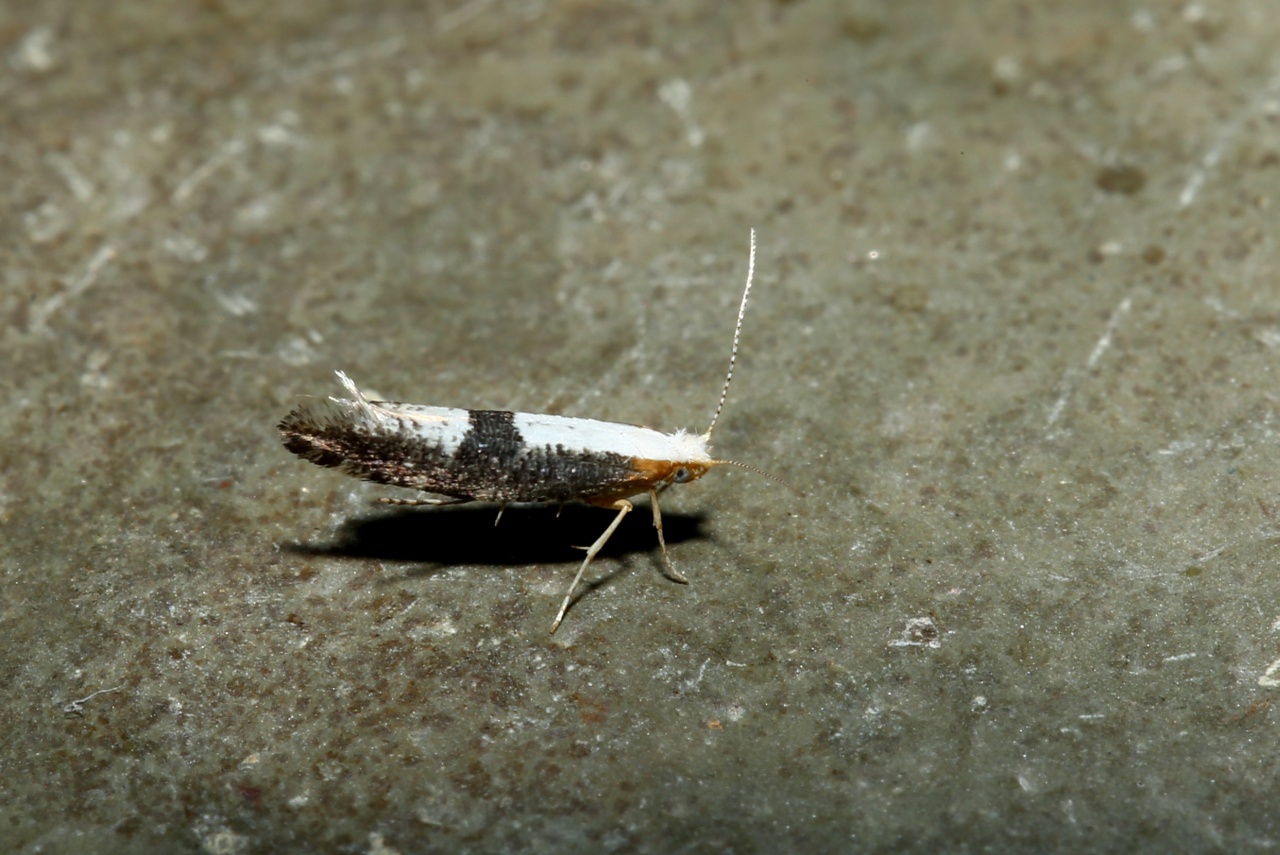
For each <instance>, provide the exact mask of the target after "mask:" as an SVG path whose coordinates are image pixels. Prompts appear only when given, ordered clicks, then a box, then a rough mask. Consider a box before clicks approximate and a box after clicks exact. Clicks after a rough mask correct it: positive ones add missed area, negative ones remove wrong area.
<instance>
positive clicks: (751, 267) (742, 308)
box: [702, 229, 772, 477]
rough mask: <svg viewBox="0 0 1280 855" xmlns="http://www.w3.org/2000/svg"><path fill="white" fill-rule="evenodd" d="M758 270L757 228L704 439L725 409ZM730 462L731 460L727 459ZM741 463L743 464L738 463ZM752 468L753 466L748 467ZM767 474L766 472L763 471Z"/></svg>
mask: <svg viewBox="0 0 1280 855" xmlns="http://www.w3.org/2000/svg"><path fill="white" fill-rule="evenodd" d="M755 270H756V230H755V229H752V230H751V255H750V256H749V257H748V259H747V287H746V288H745V289H743V291H742V303H741V304H740V305H739V306H738V323H737V325H736V326H735V327H734V328H733V350H731V351H730V352H729V372H728V373H727V374H726V375H725V377H724V388H723V389H721V390H720V403H718V404H716V412H715V415H713V416H712V417H711V427H709V428H707V432H706V433H704V434H703V435H702V438H703V439H704V440H709V439H711V432H712V431H713V430H715V429H716V421H717V420H718V419H719V418H720V411H721V410H723V409H724V402H725V399H726V398H728V397H729V383H730V381H732V380H733V366H734V365H735V364H737V362H738V338H739V337H740V336H741V335H742V318H743V316H744V315H746V313H747V297H749V296H750V295H751V277H752V275H753V274H754V273H755ZM725 462H729V461H725ZM738 465H741V464H738ZM746 468H747V469H750V468H751V467H750V466H748V467H746ZM761 474H765V473H761ZM769 477H772V476H769Z"/></svg>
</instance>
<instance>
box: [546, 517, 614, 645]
mask: <svg viewBox="0 0 1280 855" xmlns="http://www.w3.org/2000/svg"><path fill="white" fill-rule="evenodd" d="M606 507H610V508H617V509H618V515H617V516H616V517H614V518H613V522H611V523H609V527H608V528H606V529H605V530H604V534H602V535H600V536H599V537H597V538H596V542H595V543H593V544H591V546H590V547H588V548H587V557H586V558H584V559H583V560H582V566H581V567H579V568H578V575H576V576H574V577H573V581H572V582H571V583H570V584H569V590H568V591H566V592H565V595H564V602H562V603H561V604H560V611H559V612H557V613H556V619H555V620H554V621H552V622H551V631H552V632H555V631H556V629H557V628H558V627H559V626H560V621H562V620H564V613H565V612H567V611H568V610H569V603H570V601H571V600H572V599H573V592H574V589H575V588H577V587H578V583H579V582H581V581H582V574H583V573H585V572H587V565H588V564H590V563H591V559H592V558H595V557H596V553H598V552H599V551H600V550H601V549H603V548H604V545H605V544H606V543H608V542H609V538H610V537H611V536H612V535H613V533H614V531H616V530H617V528H618V525H619V524H620V523H621V522H622V518H623V517H625V516H626V515H627V514H629V513H631V509H632V508H633V507H634V506H633V505H632V504H631V503H630V502H628V501H627V500H626V499H619V500H618V501H616V502H614V503H613V504H612V505H607V506H606Z"/></svg>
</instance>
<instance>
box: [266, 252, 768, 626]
mask: <svg viewBox="0 0 1280 855" xmlns="http://www.w3.org/2000/svg"><path fill="white" fill-rule="evenodd" d="M755 262H756V234H755V230H754V229H753V230H752V231H751V252H750V256H749V258H748V262H747V285H746V288H745V289H743V292H742V302H741V303H740V305H739V306H738V321H737V324H736V325H735V326H734V330H733V347H732V350H731V351H730V354H729V370H728V372H727V373H726V375H725V379H724V386H723V388H722V389H721V391H720V400H719V402H718V403H717V404H716V409H715V413H714V414H713V415H712V417H711V425H710V426H709V427H708V428H707V429H706V431H705V432H703V433H701V434H695V433H690V432H688V431H684V430H677V431H675V432H674V433H662V432H661V431H657V430H654V429H652V428H647V427H641V426H638V425H630V424H622V423H619V422H606V421H598V420H596V419H580V418H572V417H569V416H557V415H547V414H539V413H513V412H507V411H504V410H466V409H458V408H454V407H433V406H425V405H422V404H405V403H398V402H392V401H374V400H370V399H369V398H367V397H365V395H364V394H363V393H362V392H361V391H360V390H359V388H357V387H356V384H355V382H354V381H353V380H352V379H351V378H350V377H348V376H347V375H346V374H344V373H343V372H341V371H338V372H336V373H337V375H338V380H339V381H340V382H341V383H342V385H343V387H344V388H345V389H346V390H347V393H348V394H349V395H350V396H351V397H350V398H329V399H327V400H319V399H317V400H313V401H309V402H307V403H303V404H301V405H299V406H298V407H296V408H295V409H294V410H293V411H292V412H290V413H289V414H288V415H287V416H285V417H284V419H283V420H282V421H281V422H280V424H279V431H280V436H281V438H282V440H283V441H284V446H285V448H287V449H288V450H289V451H292V452H293V453H294V454H296V455H298V456H299V457H301V458H303V459H305V460H309V461H311V462H312V463H315V464H318V465H320V466H327V467H332V468H335V469H339V470H341V471H343V472H345V473H346V474H348V475H351V476H353V477H356V478H361V479H363V480H365V481H373V482H375V483H378V484H390V485H392V486H396V487H408V488H410V489H414V490H420V491H422V492H424V493H430V494H433V497H431V498H421V499H382V500H380V501H382V502H385V503H388V504H397V505H450V504H461V503H464V502H493V503H496V504H498V505H499V506H500V507H499V511H498V519H499V520H501V518H502V509H503V508H505V507H506V505H507V504H508V503H535V504H557V505H562V504H565V503H567V502H584V503H586V504H589V505H595V506H598V507H602V508H608V509H610V510H614V511H617V514H616V515H615V516H614V518H613V521H612V522H610V523H609V526H608V527H607V528H606V529H605V530H604V532H603V533H602V534H601V535H600V536H599V537H598V538H596V541H595V543H593V544H591V546H589V547H585V548H586V551H587V555H586V558H584V559H583V561H582V565H581V566H580V567H579V568H578V573H577V575H576V576H574V577H573V582H571V583H570V585H569V590H568V591H567V592H566V593H565V596H564V600H563V602H561V604H560V610H559V611H558V612H557V613H556V617H555V620H554V621H553V622H552V624H551V632H553V633H554V632H555V631H556V629H557V628H558V627H559V626H560V623H561V622H562V621H563V620H564V616H565V613H566V612H567V611H568V610H569V605H570V603H571V602H572V600H573V592H574V591H575V590H576V589H577V587H578V583H579V582H581V581H582V576H583V574H584V573H585V572H586V569H587V566H588V565H589V564H590V563H591V560H592V559H593V558H595V557H596V555H597V554H598V553H599V552H600V550H601V549H603V548H604V545H605V544H606V543H608V542H609V538H610V537H611V536H612V535H613V533H614V531H616V530H617V528H618V526H619V525H620V524H621V523H622V520H623V518H624V517H626V515H627V514H629V513H631V511H632V510H634V506H633V505H632V503H631V501H630V498H631V497H633V496H637V495H640V494H642V493H648V494H649V499H650V503H651V505H652V507H653V526H654V528H655V529H656V530H657V532H658V543H659V544H660V545H661V547H662V558H663V561H664V563H665V565H666V568H667V575H668V576H669V577H670V578H671V579H673V580H674V581H677V582H682V583H687V582H688V581H689V580H688V579H687V578H685V576H684V575H683V574H682V573H680V571H679V570H677V569H676V568H675V565H674V564H672V563H671V559H670V558H669V557H668V556H667V543H666V539H665V538H664V537H663V534H662V512H661V510H660V509H659V507H658V493H659V492H660V491H661V490H664V489H666V488H667V487H669V486H671V485H672V484H687V483H689V482H690V481H696V480H698V479H699V478H701V477H702V476H703V475H705V474H706V473H707V472H708V471H709V470H711V469H712V468H714V467H716V466H721V465H726V464H727V465H732V466H738V467H741V468H743V469H749V470H751V471H753V472H757V473H759V474H762V475H765V476H766V477H769V478H773V476H771V475H769V474H768V473H766V472H763V471H761V470H759V469H756V468H755V467H754V466H749V465H747V464H744V463H739V462H737V461H734V460H721V459H718V458H715V457H713V456H712V455H711V445H710V443H711V434H712V431H714V430H715V427H716V421H717V420H718V419H719V418H720V413H721V411H722V410H723V409H724V403H725V400H726V398H727V397H728V394H729V384H730V382H731V381H732V380H733V369H734V366H735V364H736V363H737V360H738V340H739V337H740V336H741V333H742V319H743V316H744V315H745V314H746V310H747V298H748V297H749V296H750V294H751V281H752V279H753V277H754V274H755ZM775 480H777V479H775ZM495 524H496V523H495ZM580 548H582V547H580Z"/></svg>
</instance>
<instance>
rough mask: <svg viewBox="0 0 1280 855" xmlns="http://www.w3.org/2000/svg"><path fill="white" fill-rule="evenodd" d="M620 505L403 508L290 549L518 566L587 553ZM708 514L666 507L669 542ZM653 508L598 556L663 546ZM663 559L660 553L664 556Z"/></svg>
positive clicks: (693, 533)
mask: <svg viewBox="0 0 1280 855" xmlns="http://www.w3.org/2000/svg"><path fill="white" fill-rule="evenodd" d="M615 513H616V512H615V511H611V510H608V509H603V508H592V507H588V506H585V505H566V506H565V507H564V509H563V510H562V511H560V512H559V513H557V508H555V507H538V506H531V507H508V508H507V509H506V510H505V511H504V512H503V514H502V519H501V520H500V521H499V522H498V524H497V525H494V520H495V519H497V516H498V508H497V506H496V505H475V506H469V505H458V506H454V507H447V506H446V507H439V508H414V509H408V508H398V509H396V510H394V511H389V512H385V513H379V514H377V515H373V516H368V517H361V518H356V519H351V520H348V521H347V522H346V523H344V524H343V525H342V527H341V528H340V529H339V530H338V533H337V535H336V536H335V537H334V539H333V540H332V541H330V542H328V543H295V544H289V545H286V546H285V548H286V549H288V550H289V551H290V552H295V553H299V554H303V555H313V556H331V557H332V556H342V557H351V558H373V559H377V560H379V561H395V562H406V563H419V564H432V565H436V566H437V567H450V566H455V565H459V564H490V565H495V566H514V565H521V564H554V563H561V562H576V561H581V560H582V555H583V553H582V550H580V549H574V547H575V546H583V547H585V546H590V545H591V544H592V543H594V542H595V540H596V538H597V537H599V536H600V534H601V532H603V531H604V530H605V528H607V527H608V525H609V523H610V522H612V521H613V516H614V514H615ZM705 519H706V515H705V514H702V513H693V514H679V513H675V514H672V513H663V515H662V531H663V534H664V535H665V537H666V540H667V547H668V549H670V548H671V547H672V546H673V545H675V544H678V543H682V542H684V541H687V540H693V539H695V538H699V537H702V536H703V535H702V534H701V532H700V530H699V529H700V528H701V526H702V523H703V521H704V520H705ZM658 550H659V546H658V534H657V532H656V531H655V530H654V528H653V515H652V513H651V512H650V510H649V508H648V506H646V505H641V506H639V507H637V508H636V509H635V510H634V511H632V512H631V513H630V514H628V515H627V518H626V519H624V520H623V521H622V524H621V525H620V526H618V529H617V531H615V532H614V533H613V536H612V537H611V538H609V542H608V543H607V544H606V545H605V547H604V549H602V550H601V551H600V554H599V555H597V556H596V561H599V560H600V559H601V558H609V557H618V556H621V555H627V554H631V553H637V552H639V553H650V552H652V553H655V555H656V554H657V553H658ZM659 560H660V559H659ZM592 563H593V564H594V563H595V562H592Z"/></svg>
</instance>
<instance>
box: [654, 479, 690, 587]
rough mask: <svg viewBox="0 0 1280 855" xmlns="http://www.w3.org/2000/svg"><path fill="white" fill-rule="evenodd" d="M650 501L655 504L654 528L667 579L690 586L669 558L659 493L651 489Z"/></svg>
mask: <svg viewBox="0 0 1280 855" xmlns="http://www.w3.org/2000/svg"><path fill="white" fill-rule="evenodd" d="M649 501H650V502H652V503H653V527H654V528H656V529H657V530H658V545H659V546H661V547H662V560H663V561H664V562H666V565H667V577H668V578H670V579H671V580H672V581H673V582H681V583H683V584H685V585H687V584H689V580H688V578H686V577H685V575H684V574H683V573H681V572H680V571H679V570H677V569H676V565H674V564H672V563H671V559H670V558H669V557H667V539H666V538H665V537H663V536H662V511H660V510H659V509H658V491H657V490H655V489H653V488H652V487H650V488H649Z"/></svg>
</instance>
